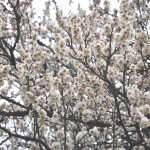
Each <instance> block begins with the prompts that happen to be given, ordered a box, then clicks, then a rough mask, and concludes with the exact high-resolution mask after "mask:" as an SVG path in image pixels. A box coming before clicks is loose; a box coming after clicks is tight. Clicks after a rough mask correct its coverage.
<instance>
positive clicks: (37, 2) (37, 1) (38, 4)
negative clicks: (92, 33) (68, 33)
mask: <svg viewBox="0 0 150 150" xmlns="http://www.w3.org/2000/svg"><path fill="white" fill-rule="evenodd" d="M46 1H47V0H33V7H34V8H35V10H36V12H37V14H38V16H41V15H42V14H43V13H42V10H43V9H44V8H45V7H44V6H45V2H46ZM69 1H70V0H56V2H57V4H58V5H59V7H60V8H61V9H62V10H63V12H64V15H67V14H68V12H69V10H71V11H72V12H74V13H75V12H77V7H78V3H80V6H81V8H83V9H84V10H88V6H89V1H91V2H92V0H72V1H73V3H72V4H71V7H70V6H69ZM102 1H103V0H102ZM111 6H112V7H113V8H114V7H116V8H117V7H118V3H117V0H111Z"/></svg>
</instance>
